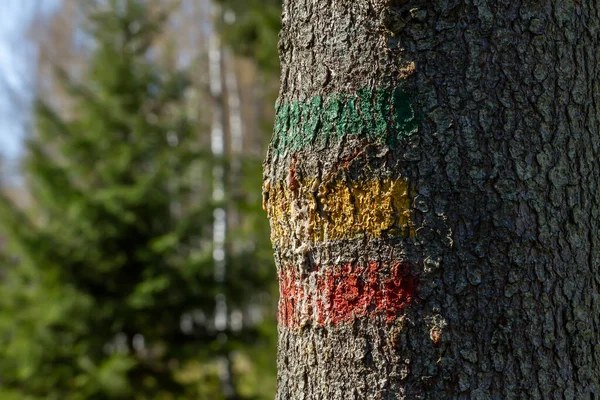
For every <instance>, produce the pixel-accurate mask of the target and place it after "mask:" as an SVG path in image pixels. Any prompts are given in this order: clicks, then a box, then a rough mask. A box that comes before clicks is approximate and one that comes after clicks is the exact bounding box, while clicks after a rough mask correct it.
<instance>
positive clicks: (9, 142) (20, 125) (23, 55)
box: [0, 0, 60, 160]
mask: <svg viewBox="0 0 600 400" xmlns="http://www.w3.org/2000/svg"><path fill="white" fill-rule="evenodd" d="M59 2H60V0H2V8H1V9H0V155H2V156H4V157H6V158H9V159H12V160H15V159H16V158H17V157H18V156H19V154H20V152H21V150H22V139H23V137H24V135H25V133H26V125H27V120H28V118H29V104H30V102H31V99H32V98H33V95H34V93H33V82H34V79H35V72H36V66H35V56H36V48H35V45H34V44H33V43H32V42H31V41H29V40H28V39H27V31H28V29H29V27H30V25H31V23H32V22H33V21H34V18H35V17H36V16H38V15H48V14H50V13H51V12H52V11H53V10H55V9H56V6H57V5H58V3H59Z"/></svg>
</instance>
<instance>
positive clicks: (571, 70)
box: [264, 0, 600, 400]
mask: <svg viewBox="0 0 600 400" xmlns="http://www.w3.org/2000/svg"><path fill="white" fill-rule="evenodd" d="M283 3H284V6H283V9H284V11H283V31H282V33H281V40H280V55H281V63H282V78H281V79H282V80H281V92H280V98H279V100H278V104H277V120H276V127H275V133H274V136H273V140H272V142H271V145H270V148H269V152H268V155H267V159H266V161H265V183H264V207H265V209H266V210H267V212H268V215H269V218H270V221H271V227H272V240H273V245H274V249H275V258H276V262H277V268H278V272H279V278H280V294H281V299H280V310H279V326H280V328H279V338H280V339H279V355H278V368H279V381H278V382H279V383H278V393H277V399H278V400H293V399H323V400H334V399H340V400H342V399H343V400H347V399H596V398H600V350H599V344H600V334H599V332H600V290H599V285H600V271H599V266H600V258H599V256H600V237H599V233H598V232H599V231H598V229H599V225H600V213H599V211H600V208H599V204H600V203H599V200H598V194H597V191H598V185H599V183H600V180H599V178H600V169H599V168H597V163H596V160H597V159H598V151H599V146H600V137H599V135H600V129H599V127H600V81H599V80H598V73H599V71H600V43H599V40H600V27H599V21H600V3H599V2H598V0H527V1H525V0H432V1H426V0H360V1H358V0H357V1H320V0H285V1H284V2H283Z"/></svg>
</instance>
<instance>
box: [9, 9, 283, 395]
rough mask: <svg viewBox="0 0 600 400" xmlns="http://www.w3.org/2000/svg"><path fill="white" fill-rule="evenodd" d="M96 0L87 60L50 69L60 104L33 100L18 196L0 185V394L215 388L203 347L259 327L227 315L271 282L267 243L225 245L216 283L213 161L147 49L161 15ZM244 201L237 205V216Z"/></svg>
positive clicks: (216, 350) (219, 346)
mask: <svg viewBox="0 0 600 400" xmlns="http://www.w3.org/2000/svg"><path fill="white" fill-rule="evenodd" d="M108 3H109V5H110V6H109V7H106V6H105V7H95V8H93V12H91V13H90V14H89V16H88V17H89V27H90V30H89V37H90V38H92V39H93V43H94V45H93V51H92V54H91V58H90V68H89V71H88V72H87V73H86V74H85V76H82V77H79V79H75V78H74V77H73V76H71V75H69V74H67V73H65V72H64V71H59V75H60V76H61V79H60V81H61V82H62V83H63V84H64V86H65V89H66V90H67V92H68V94H69V100H70V107H69V110H68V112H66V113H65V112H61V111H59V110H56V109H55V108H53V106H52V104H51V102H49V101H47V100H48V99H45V100H40V101H39V102H38V104H37V107H36V123H37V129H36V132H35V134H33V135H31V137H30V139H29V141H28V143H27V154H26V156H25V160H24V163H23V165H24V170H25V174H26V186H27V190H28V191H29V193H30V194H31V197H32V198H33V203H34V204H33V206H31V207H22V206H20V205H19V204H14V202H11V201H10V200H9V199H8V198H7V197H6V196H2V197H0V224H1V225H2V228H3V230H4V231H5V233H6V235H7V237H8V246H9V247H8V251H9V252H10V254H11V255H13V256H14V257H15V258H14V259H15V260H16V262H15V263H14V265H12V266H11V267H10V268H8V269H7V270H6V271H5V272H4V274H3V276H2V280H1V281H0V291H1V292H2V296H1V297H0V397H1V398H3V399H4V398H32V399H37V398H43V399H61V400H62V399H106V398H136V399H137V398H139V399H142V398H158V399H162V398H164V399H179V398H210V399H220V398H223V395H222V394H221V393H222V390H221V388H220V387H219V379H218V374H219V371H217V370H216V367H215V365H214V364H213V363H212V361H211V360H213V359H214V358H215V357H217V356H222V355H223V354H226V355H229V354H231V353H232V352H233V351H234V350H236V349H240V348H241V347H242V344H243V348H245V349H249V351H253V349H255V348H256V347H252V346H251V345H254V344H256V343H260V340H259V339H261V337H262V336H264V335H262V334H261V332H262V330H263V328H262V327H261V326H260V325H259V324H258V323H253V324H248V323H246V322H245V321H246V320H247V319H242V321H241V322H240V321H239V320H238V321H237V322H236V323H233V322H232V319H231V318H230V315H231V314H232V311H238V314H239V315H242V316H243V315H245V314H244V313H245V312H246V311H247V310H248V309H249V308H251V307H254V311H255V313H256V310H257V309H259V310H260V307H261V304H258V303H257V302H253V301H251V300H248V299H255V298H259V299H262V298H264V297H265V296H264V295H265V290H268V288H270V284H271V282H272V276H271V272H270V271H271V268H270V263H269V262H266V261H265V260H266V259H268V257H267V253H268V252H265V251H260V249H261V247H260V246H261V242H260V241H258V242H255V243H258V244H257V245H256V246H259V249H258V250H259V251H256V249H253V248H250V247H244V246H237V247H238V248H237V250H236V252H235V253H227V254H226V255H225V257H226V258H227V260H228V271H229V272H228V276H229V278H228V280H227V282H225V283H224V284H222V285H220V286H219V287H217V286H215V284H214V277H213V273H214V271H213V269H214V268H213V256H212V248H211V240H212V230H211V228H210V225H211V223H212V221H213V211H214V210H215V209H217V208H218V207H221V206H223V205H222V204H218V203H217V202H214V201H213V200H212V197H211V195H210V194H211V188H210V185H211V178H210V176H209V175H210V173H211V171H212V169H211V167H212V166H213V165H214V163H223V164H227V162H228V160H227V159H226V158H220V159H214V158H213V157H212V156H211V155H210V152H208V151H206V150H205V149H204V148H205V147H206V143H207V141H206V140H205V139H203V137H202V136H203V135H202V134H199V133H198V132H197V130H196V129H195V127H197V126H198V124H197V123H196V122H195V121H192V120H191V119H190V118H189V117H188V116H187V113H186V106H187V105H188V103H187V102H186V98H187V94H188V93H189V90H191V89H190V85H189V81H188V80H187V78H186V76H185V74H184V73H181V72H175V71H166V70H164V69H161V68H160V67H159V64H158V63H156V62H155V60H154V59H153V57H152V51H151V49H152V44H153V38H155V37H156V35H157V34H158V32H159V31H160V27H161V24H163V23H164V20H165V15H164V14H161V13H149V12H148V10H147V9H146V7H145V6H144V5H143V2H142V1H137V0H131V1H119V0H112V1H110V2H108ZM99 4H100V3H99ZM50 100H51V99H50ZM244 162H245V163H247V164H248V168H246V169H245V170H246V171H250V170H252V169H254V170H257V169H258V168H259V167H258V164H256V163H253V162H252V161H247V160H244ZM259 179H260V178H259ZM259 186H260V185H259V184H255V185H254V187H255V188H258V187H259ZM255 197H257V198H259V197H260V194H255ZM243 200H244V199H242V200H240V201H243ZM224 201H226V202H229V201H231V200H230V199H229V198H228V197H227V196H225V200H224ZM254 203H255V204H256V205H257V206H256V207H255V206H254V205H247V206H245V207H246V208H242V207H240V210H242V211H243V212H244V213H245V214H244V215H245V216H246V218H245V221H246V224H250V223H251V221H254V219H253V218H254V217H253V213H254V211H255V209H256V208H260V201H257V200H256V199H255V201H254ZM242 211H240V212H242ZM257 228H258V229H262V230H263V231H266V228H265V227H264V226H262V227H261V225H260V223H259V225H258V226H257ZM266 236H267V235H265V237H266ZM238 242H240V243H243V238H239V240H238ZM262 243H264V241H263V242H262ZM260 257H262V259H261V258H260ZM261 293H262V294H263V296H261ZM217 294H219V295H221V296H226V297H227V304H228V310H219V309H218V307H217V303H218V296H217ZM238 319H239V318H238ZM234 382H235V380H234ZM229 397H230V398H239V399H241V398H243V396H242V395H241V394H240V393H239V392H238V390H237V388H235V391H234V393H233V394H230V396H229Z"/></svg>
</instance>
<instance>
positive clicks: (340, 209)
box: [266, 179, 414, 247]
mask: <svg viewBox="0 0 600 400" xmlns="http://www.w3.org/2000/svg"><path fill="white" fill-rule="evenodd" d="M268 194H269V197H268V203H267V204H266V208H267V213H268V215H269V219H270V221H271V240H272V241H273V244H275V245H279V246H282V247H286V246H289V245H294V247H296V246H299V245H301V244H302V243H306V242H307V241H308V242H313V243H314V242H322V241H326V240H335V239H351V238H355V237H360V236H361V235H364V234H367V235H369V236H371V237H381V236H382V235H383V234H384V233H386V234H388V235H393V236H404V237H407V236H414V229H413V224H412V221H411V218H410V211H409V208H410V203H411V196H410V194H409V188H408V183H407V181H406V180H404V179H398V180H392V179H384V180H365V181H348V182H346V181H341V180H337V181H332V182H328V183H326V184H321V183H320V182H318V181H317V180H316V179H313V180H310V181H304V182H302V183H301V184H298V185H292V187H291V188H290V187H289V186H287V185H284V184H280V185H274V186H273V187H270V188H269V193H268Z"/></svg>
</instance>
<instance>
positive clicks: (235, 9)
mask: <svg viewBox="0 0 600 400" xmlns="http://www.w3.org/2000/svg"><path fill="white" fill-rule="evenodd" d="M217 2H218V3H220V4H221V5H222V6H223V11H224V13H223V15H224V18H223V20H222V22H221V26H220V28H221V29H220V32H221V35H222V36H223V38H224V40H225V41H226V42H227V44H228V45H230V46H232V47H233V48H234V49H235V50H236V51H237V52H238V53H239V54H242V55H244V56H247V57H251V58H253V59H255V60H256V61H257V62H258V65H259V66H260V67H261V68H262V70H263V71H265V72H266V73H269V74H275V75H276V74H277V73H278V72H279V70H278V68H279V57H278V55H277V38H278V35H279V30H280V29H281V0H217ZM228 12H229V13H228ZM228 15H229V16H233V18H231V17H228Z"/></svg>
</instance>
